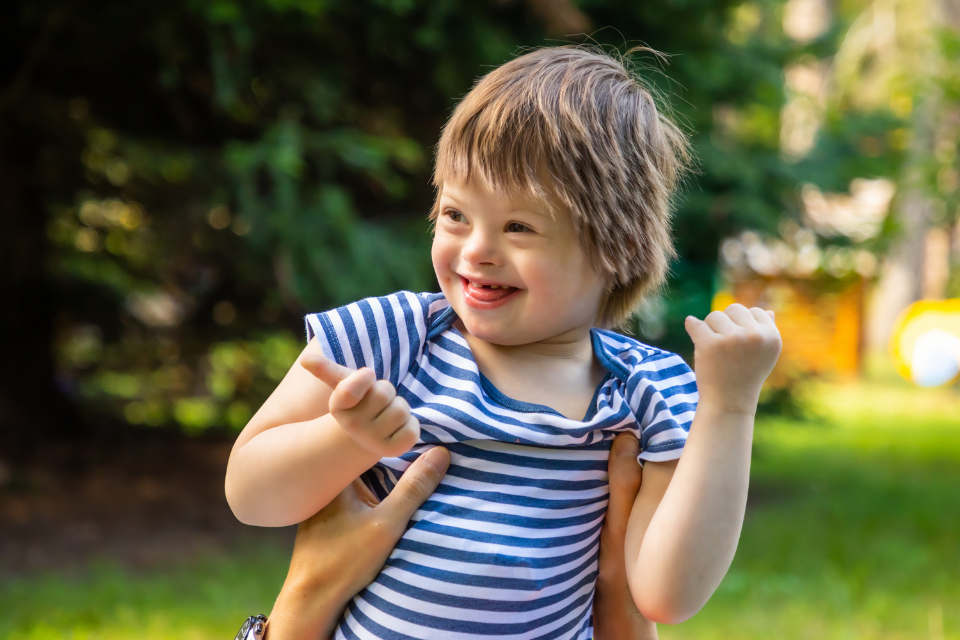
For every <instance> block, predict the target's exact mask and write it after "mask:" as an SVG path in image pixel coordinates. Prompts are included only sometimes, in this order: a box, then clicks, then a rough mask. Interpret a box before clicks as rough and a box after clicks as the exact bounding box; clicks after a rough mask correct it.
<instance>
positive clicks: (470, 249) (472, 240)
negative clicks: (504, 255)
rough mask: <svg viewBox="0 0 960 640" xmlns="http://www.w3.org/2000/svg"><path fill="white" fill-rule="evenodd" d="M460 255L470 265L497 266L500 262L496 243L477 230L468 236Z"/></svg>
mask: <svg viewBox="0 0 960 640" xmlns="http://www.w3.org/2000/svg"><path fill="white" fill-rule="evenodd" d="M461 255H462V256H463V259H464V260H466V261H467V262H469V263H470V264H477V265H480V264H483V265H497V264H499V263H500V262H501V258H500V251H499V249H498V247H497V243H496V241H495V240H494V239H493V238H491V237H490V236H489V235H488V234H486V233H483V232H482V231H479V230H478V231H474V232H473V233H471V234H470V237H469V238H468V239H467V242H466V244H465V245H464V246H463V251H462V252H461Z"/></svg>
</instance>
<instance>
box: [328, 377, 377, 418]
mask: <svg viewBox="0 0 960 640" xmlns="http://www.w3.org/2000/svg"><path fill="white" fill-rule="evenodd" d="M376 381H377V375H376V374H375V373H374V372H373V369H368V368H366V367H364V368H363V369H358V370H356V371H354V372H352V373H351V374H350V375H349V376H347V378H346V379H345V380H341V381H340V383H339V384H338V385H337V386H336V388H335V389H334V390H333V393H332V394H330V402H329V405H328V407H329V409H330V413H333V412H335V411H346V410H347V409H352V408H354V407H355V406H357V403H359V402H360V401H361V400H363V397H364V396H365V395H367V392H368V391H370V388H371V387H373V385H374V383H375V382H376Z"/></svg>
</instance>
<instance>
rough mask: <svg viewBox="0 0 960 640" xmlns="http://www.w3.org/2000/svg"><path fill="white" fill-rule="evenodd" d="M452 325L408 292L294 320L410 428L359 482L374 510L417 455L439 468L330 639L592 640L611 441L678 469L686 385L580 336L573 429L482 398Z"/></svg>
mask: <svg viewBox="0 0 960 640" xmlns="http://www.w3.org/2000/svg"><path fill="white" fill-rule="evenodd" d="M456 319H457V317H456V314H455V312H454V310H453V309H452V308H451V307H450V305H449V303H448V302H447V301H446V299H445V298H444V296H443V294H440V293H420V294H415V293H410V292H408V291H401V292H399V293H395V294H393V295H389V296H385V297H381V298H368V299H365V300H361V301H360V302H356V303H353V304H349V305H347V306H345V307H341V308H339V309H335V310H333V311H328V312H326V313H319V314H313V315H309V316H307V318H306V323H307V340H308V341H309V340H310V339H312V338H313V337H316V338H317V341H318V342H319V344H320V347H321V348H322V349H323V351H324V353H325V354H326V355H327V357H329V358H331V359H333V360H335V361H336V362H338V363H339V364H341V365H344V366H346V367H350V368H354V369H356V368H360V367H370V368H372V369H373V370H374V371H375V372H376V374H377V378H378V379H385V380H389V381H390V382H391V383H393V385H394V386H395V387H396V388H397V393H398V395H400V396H402V397H403V398H405V399H406V400H407V402H409V404H410V407H411V409H412V413H413V415H415V416H416V417H417V419H418V420H419V421H420V440H419V442H418V443H417V444H416V445H415V446H414V447H413V448H412V449H411V450H410V451H409V452H408V453H406V454H404V455H402V456H400V457H399V458H384V459H382V460H380V462H379V463H377V464H376V465H375V466H374V467H373V468H372V469H371V470H370V471H368V472H367V473H366V474H364V481H365V482H366V483H367V485H368V486H369V487H370V488H371V489H372V490H373V491H374V492H375V493H376V494H377V495H378V496H379V497H380V498H381V499H382V498H383V497H385V496H386V495H387V494H388V493H389V492H390V491H391V489H392V488H393V487H394V486H395V485H396V483H397V480H398V479H399V478H400V476H401V475H402V474H403V472H404V470H406V469H407V467H408V466H409V465H410V464H411V463H412V462H413V461H414V460H416V458H417V457H418V456H419V455H420V454H421V453H423V452H424V451H426V450H428V449H430V448H431V447H432V446H435V445H443V446H444V447H446V448H447V449H449V450H450V453H451V464H450V468H449V470H448V471H447V474H446V476H445V477H444V478H443V480H442V482H441V483H440V486H439V487H437V490H436V491H435V492H434V494H433V495H432V496H431V497H430V499H429V500H427V502H425V503H424V504H423V506H422V507H421V508H420V509H419V510H418V511H417V512H416V514H415V515H414V516H413V519H412V520H411V522H410V525H409V527H408V529H407V531H406V533H405V534H404V535H403V537H402V538H401V539H400V541H399V543H398V544H397V546H396V548H395V549H394V551H393V552H392V554H391V555H390V557H389V559H388V560H387V562H386V564H385V565H384V567H383V569H382V570H381V572H380V574H379V575H378V576H377V578H376V580H374V582H373V583H371V584H370V585H369V586H368V587H367V588H366V589H364V590H363V591H362V592H360V593H359V594H358V595H357V596H356V597H355V598H354V599H353V601H352V602H351V603H350V604H349V606H348V607H347V609H346V611H345V612H344V616H343V618H342V619H341V621H340V624H339V626H338V627H337V631H336V636H335V637H336V638H337V639H338V640H343V639H350V640H353V639H363V640H370V639H374V638H376V639H383V640H407V639H412V638H420V639H426V638H444V639H449V640H467V639H468V638H471V639H472V638H486V637H488V636H495V637H497V638H499V639H501V640H521V639H522V640H528V639H531V640H532V639H533V638H538V639H547V638H564V639H566V638H570V639H578V640H584V639H588V638H592V637H593V629H592V621H591V606H592V602H593V589H594V583H595V582H596V578H597V568H598V561H597V559H598V552H599V545H600V528H601V526H602V525H603V516H604V513H605V511H606V507H607V498H608V493H609V491H608V484H607V455H608V453H609V450H610V445H611V442H612V440H613V438H614V437H615V436H616V435H617V434H618V433H621V432H630V433H633V434H634V435H636V436H637V438H638V439H639V441H640V448H641V453H640V456H639V458H640V459H641V460H656V461H660V460H672V459H675V458H678V457H679V456H680V453H681V451H682V448H683V445H684V442H685V441H686V438H687V433H688V431H689V428H690V423H691V422H692V420H693V415H694V411H695V410H696V405H697V386H696V381H695V379H694V375H693V372H692V371H691V370H690V368H689V367H688V366H687V365H686V363H684V361H683V359H681V358H680V357H679V356H677V355H675V354H673V353H670V352H668V351H663V350H661V349H657V348H655V347H651V346H649V345H645V344H643V343H641V342H638V341H637V340H634V339H632V338H628V337H626V336H623V335H620V334H617V333H614V332H612V331H606V330H602V329H591V338H592V342H593V350H594V354H595V355H596V357H597V358H598V360H599V361H600V362H601V363H602V364H603V366H604V367H605V368H606V370H607V372H608V373H607V375H606V377H605V378H604V380H603V381H602V382H601V384H600V385H599V387H598V388H597V390H596V393H595V394H594V398H593V400H592V401H591V405H590V408H589V410H588V411H587V414H586V415H585V416H584V418H583V419H582V420H571V419H569V418H566V417H564V416H562V415H561V414H560V413H558V412H557V411H555V410H553V409H551V408H550V407H547V406H543V405H538V404H532V403H529V402H522V401H519V400H515V399H513V398H510V397H509V396H507V395H505V394H504V393H503V392H501V391H500V390H498V389H496V388H495V387H494V386H493V385H492V384H491V383H490V382H489V381H488V380H487V379H486V378H485V377H484V376H483V374H482V373H480V371H479V369H478V368H477V364H476V362H475V361H474V358H473V355H472V353H471V351H470V348H469V346H468V345H467V342H466V340H465V339H464V337H463V335H462V334H461V333H460V332H459V331H458V330H457V329H456V328H455V327H454V326H453V323H454V321H455V320H456Z"/></svg>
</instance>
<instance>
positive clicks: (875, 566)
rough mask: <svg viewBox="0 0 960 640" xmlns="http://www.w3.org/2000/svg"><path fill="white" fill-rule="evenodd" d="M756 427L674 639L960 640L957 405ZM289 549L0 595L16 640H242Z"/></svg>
mask: <svg viewBox="0 0 960 640" xmlns="http://www.w3.org/2000/svg"><path fill="white" fill-rule="evenodd" d="M810 398H811V403H812V404H813V405H814V407H815V410H816V411H817V412H818V413H819V415H820V417H819V418H816V419H810V420H807V421H802V422H798V421H786V420H782V419H765V420H763V421H762V422H760V423H759V424H758V425H757V435H756V444H755V452H754V453H755V455H754V463H753V480H752V485H751V506H750V508H749V510H748V514H747V519H746V522H745V524H744V530H743V535H742V538H741V542H740V547H739V550H738V552H737V557H736V559H735V561H734V564H733V567H732V568H731V570H730V572H729V574H728V575H727V578H726V579H725V580H724V582H723V583H722V584H721V586H720V588H719V589H718V591H717V593H716V594H715V595H714V597H713V599H712V600H711V601H710V602H709V603H708V604H707V606H706V607H705V608H704V609H703V611H702V612H700V613H699V614H698V615H697V616H695V617H694V618H693V619H692V620H690V621H689V622H686V623H684V624H681V625H677V626H674V627H666V626H664V627H661V630H660V634H661V637H662V638H663V639H664V640H683V639H688V638H696V639H697V640H710V639H713V638H725V639H726V638H737V639H740V638H743V639H750V638H757V639H760V638H763V639H765V640H767V639H770V638H778V639H779V638H783V639H806V638H810V639H818V640H819V639H827V640H831V639H837V640H839V639H847V638H850V639H867V638H878V639H881V638H882V639H884V640H893V639H901V638H902V639H911V640H913V639H918V638H922V639H931V640H941V639H949V638H955V639H960V508H958V507H960V393H957V391H956V390H955V389H954V390H917V389H913V388H910V387H908V386H906V385H905V384H901V383H898V382H897V381H896V380H894V379H882V380H881V381H878V382H874V383H863V384H858V385H854V386H827V385H821V386H819V387H816V388H812V389H811V391H810ZM287 553H288V550H287V549H286V548H278V547H273V546H269V545H263V544H261V545H259V546H257V545H248V546H247V547H244V548H243V549H242V550H241V551H239V552H233V553H224V554H222V555H221V556H219V557H216V558H208V559H206V560H204V561H199V562H197V561H194V562H191V563H185V564H183V565H182V566H179V567H174V568H168V569H166V570H153V571H150V572H145V573H140V574H134V573H131V572H129V571H124V570H121V569H118V568H115V567H106V566H104V567H95V568H92V569H91V570H90V571H88V572H86V573H85V574H84V575H83V576H81V577H75V578H67V577H64V576H55V575H54V576H46V577H35V578H30V579H26V580H21V581H18V582H13V583H8V584H6V585H0V603H2V611H3V613H4V614H6V615H8V616H12V617H10V618H8V619H7V620H6V624H5V625H4V626H3V627H0V628H2V629H3V631H0V636H2V634H4V633H6V634H7V635H6V636H5V637H7V638H10V639H17V640H21V639H27V638H29V639H34V640H40V639H47V638H76V639H81V638H90V639H93V638H97V639H111V640H112V639H120V638H124V639H126V638H138V639H140V638H142V639H144V640H159V639H164V638H171V639H173V638H177V639H187V640H190V639H196V640H201V639H204V640H205V639H210V640H221V639H223V640H225V639H226V638H228V637H232V636H233V634H234V633H235V632H236V627H237V626H239V623H240V621H241V620H242V619H243V618H244V617H245V616H246V615H248V614H249V613H251V612H254V611H266V610H268V609H269V607H270V604H271V603H272V601H273V598H274V597H275V595H276V592H277V590H278V589H279V586H280V584H281V583H282V580H283V575H284V573H285V570H286V562H287Z"/></svg>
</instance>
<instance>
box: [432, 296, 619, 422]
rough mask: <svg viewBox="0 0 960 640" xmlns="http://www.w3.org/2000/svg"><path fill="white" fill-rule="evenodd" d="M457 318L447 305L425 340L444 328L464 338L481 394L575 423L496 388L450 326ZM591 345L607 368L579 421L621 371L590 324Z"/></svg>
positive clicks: (592, 413) (594, 407)
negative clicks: (478, 380)
mask: <svg viewBox="0 0 960 640" xmlns="http://www.w3.org/2000/svg"><path fill="white" fill-rule="evenodd" d="M457 318H458V316H457V312H456V311H454V310H453V307H447V308H446V309H444V310H443V311H441V312H440V315H439V316H438V317H437V319H436V321H435V323H434V326H433V328H431V330H430V331H428V334H427V336H428V339H429V338H430V337H434V336H437V335H440V334H442V333H445V332H446V331H454V332H456V334H457V335H458V336H460V338H461V339H463V342H464V345H465V346H466V348H467V353H469V354H470V362H472V363H473V366H474V368H476V370H477V375H478V376H479V377H480V388H481V390H482V391H483V393H485V394H486V395H487V396H489V397H490V399H492V400H493V401H494V402H496V403H497V404H499V405H500V406H502V407H505V408H507V409H512V410H514V411H519V412H521V413H547V414H550V415H555V416H558V417H560V418H563V419H564V420H570V421H573V422H576V420H574V419H573V418H568V417H567V416H565V415H563V414H562V413H560V412H559V411H557V410H556V409H554V408H553V407H548V406H547V405H544V404H537V403H535V402H526V401H524V400H517V399H516V398H511V397H510V396H508V395H507V394H505V393H503V392H502V391H500V390H499V389H497V387H496V386H494V384H493V383H492V382H491V381H490V380H489V379H488V378H487V376H485V375H483V372H482V371H480V365H478V364H477V359H476V358H475V357H474V355H473V349H471V348H470V343H469V342H467V339H466V338H464V337H463V334H462V333H461V332H460V330H459V329H457V328H456V327H455V326H453V323H454V322H456V320H457ZM590 344H591V346H592V347H593V354H594V356H595V357H596V358H597V359H598V360H599V361H600V364H601V365H602V366H603V368H604V369H606V370H607V374H606V375H605V376H603V379H602V380H601V381H600V384H598V385H597V388H596V390H594V392H593V397H592V398H591V399H590V405H589V406H588V407H587V412H586V414H584V416H583V418H582V419H581V420H579V422H590V421H591V420H592V419H593V418H594V417H595V416H596V414H597V403H598V401H599V399H600V392H601V391H602V390H603V388H604V387H605V386H606V385H607V383H608V382H609V381H610V379H611V378H614V377H616V378H620V373H621V372H620V370H619V368H618V367H616V366H615V363H614V362H613V360H612V358H611V357H610V354H608V353H607V351H606V349H604V346H603V342H602V341H601V340H600V335H599V333H598V330H597V328H596V327H590Z"/></svg>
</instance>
